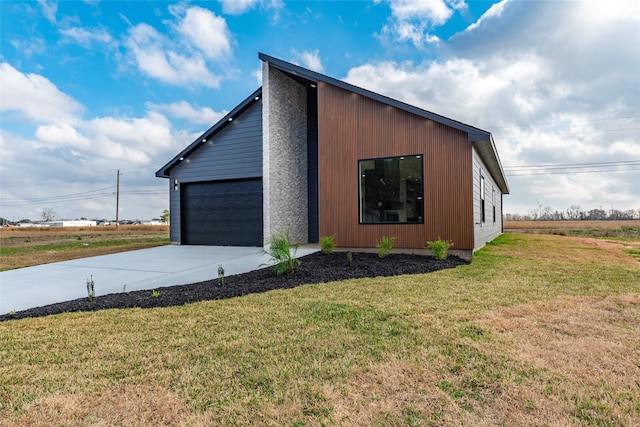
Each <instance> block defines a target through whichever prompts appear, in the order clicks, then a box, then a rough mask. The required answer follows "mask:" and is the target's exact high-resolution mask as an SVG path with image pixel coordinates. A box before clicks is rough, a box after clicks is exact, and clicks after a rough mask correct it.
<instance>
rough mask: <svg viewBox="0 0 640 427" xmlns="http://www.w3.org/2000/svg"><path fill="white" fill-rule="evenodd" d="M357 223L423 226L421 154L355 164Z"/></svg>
mask: <svg viewBox="0 0 640 427" xmlns="http://www.w3.org/2000/svg"><path fill="white" fill-rule="evenodd" d="M358 173H359V177H360V223H361V224H380V223H423V222H424V218H423V209H424V203H423V198H422V188H423V187H422V155H411V156H401V157H389V158H384V159H373V160H360V161H358Z"/></svg>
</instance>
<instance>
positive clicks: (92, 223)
mask: <svg viewBox="0 0 640 427" xmlns="http://www.w3.org/2000/svg"><path fill="white" fill-rule="evenodd" d="M40 225H41V226H43V227H95V226H96V222H95V221H90V220H74V221H64V220H63V221H48V222H41V223H40Z"/></svg>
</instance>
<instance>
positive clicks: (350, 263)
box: [347, 252, 353, 267]
mask: <svg viewBox="0 0 640 427" xmlns="http://www.w3.org/2000/svg"><path fill="white" fill-rule="evenodd" d="M347 265H348V266H349V267H351V266H352V265H353V254H352V253H351V252H347Z"/></svg>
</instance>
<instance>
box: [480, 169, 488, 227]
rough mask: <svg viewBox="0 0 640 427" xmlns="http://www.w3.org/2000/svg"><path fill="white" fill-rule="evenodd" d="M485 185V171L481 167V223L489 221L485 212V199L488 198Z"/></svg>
mask: <svg viewBox="0 0 640 427" xmlns="http://www.w3.org/2000/svg"><path fill="white" fill-rule="evenodd" d="M485 186H486V182H485V178H484V173H482V168H480V223H481V224H484V223H485V222H487V221H486V220H487V216H486V214H485V204H486V203H485V199H486V196H487V195H486V194H485V190H486V189H485Z"/></svg>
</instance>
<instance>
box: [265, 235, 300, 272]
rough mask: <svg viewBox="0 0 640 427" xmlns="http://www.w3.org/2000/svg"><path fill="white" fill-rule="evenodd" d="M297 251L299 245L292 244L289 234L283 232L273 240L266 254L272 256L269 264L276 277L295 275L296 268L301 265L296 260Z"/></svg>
mask: <svg viewBox="0 0 640 427" xmlns="http://www.w3.org/2000/svg"><path fill="white" fill-rule="evenodd" d="M292 248H293V251H292ZM297 251H298V245H292V244H291V236H290V235H289V233H288V232H282V233H279V234H276V235H275V236H273V237H272V238H271V244H270V245H269V250H268V251H265V253H266V254H268V255H271V259H270V260H269V262H270V263H271V265H272V266H273V270H274V271H275V272H276V275H277V276H280V275H281V274H283V273H287V274H293V273H294V270H295V268H296V266H298V265H300V260H299V259H297V258H296V252H297Z"/></svg>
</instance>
